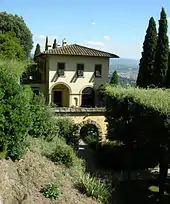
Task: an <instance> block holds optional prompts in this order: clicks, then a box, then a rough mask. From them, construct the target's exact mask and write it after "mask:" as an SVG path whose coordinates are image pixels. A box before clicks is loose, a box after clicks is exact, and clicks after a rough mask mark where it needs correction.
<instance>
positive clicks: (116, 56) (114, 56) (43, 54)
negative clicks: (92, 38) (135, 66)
mask: <svg viewBox="0 0 170 204" xmlns="http://www.w3.org/2000/svg"><path fill="white" fill-rule="evenodd" d="M45 55H58V56H77V57H80V56H82V57H101V58H120V57H119V56H118V55H114V54H110V56H93V55H67V54H53V53H48V54H47V53H40V54H39V55H37V56H36V58H37V57H41V56H45Z"/></svg>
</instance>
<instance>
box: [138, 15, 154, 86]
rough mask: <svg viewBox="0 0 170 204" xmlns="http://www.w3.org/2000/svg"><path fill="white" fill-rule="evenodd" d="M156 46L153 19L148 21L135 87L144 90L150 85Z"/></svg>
mask: <svg viewBox="0 0 170 204" xmlns="http://www.w3.org/2000/svg"><path fill="white" fill-rule="evenodd" d="M156 45H157V31H156V23H155V20H154V18H153V17H151V18H150V20H149V25H148V28H147V31H146V36H145V40H144V43H143V52H142V57H141V59H140V64H139V73H138V77H137V81H136V85H137V86H139V87H143V88H146V87H147V86H149V85H151V84H152V78H153V71H154V65H155V53H156Z"/></svg>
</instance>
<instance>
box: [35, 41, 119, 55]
mask: <svg viewBox="0 0 170 204" xmlns="http://www.w3.org/2000/svg"><path fill="white" fill-rule="evenodd" d="M40 55H70V56H89V57H108V58H119V56H117V55H115V54H112V53H108V52H104V51H101V50H96V49H93V48H89V47H84V46H81V45H77V44H72V45H66V46H63V47H58V48H55V49H50V50H47V51H44V52H43V53H41V54H40ZM40 55H39V56H40Z"/></svg>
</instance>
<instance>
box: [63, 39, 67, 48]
mask: <svg viewBox="0 0 170 204" xmlns="http://www.w3.org/2000/svg"><path fill="white" fill-rule="evenodd" d="M67 44H68V43H67V40H66V39H65V38H64V40H63V41H62V47H64V46H66V45H67Z"/></svg>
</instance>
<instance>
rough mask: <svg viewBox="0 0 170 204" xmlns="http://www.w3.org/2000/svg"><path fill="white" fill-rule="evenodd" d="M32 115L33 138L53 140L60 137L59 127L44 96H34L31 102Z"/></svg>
mask: <svg viewBox="0 0 170 204" xmlns="http://www.w3.org/2000/svg"><path fill="white" fill-rule="evenodd" d="M31 113H32V122H33V123H32V124H33V125H32V128H31V130H30V131H29V134H30V135H31V136H33V137H43V138H45V139H48V140H51V139H52V138H53V137H55V136H57V135H58V131H59V129H58V126H57V124H56V122H55V119H54V117H53V115H52V112H51V111H50V109H49V107H48V106H46V104H45V99H44V97H43V96H42V95H38V96H37V95H35V94H34V97H33V100H32V102H31Z"/></svg>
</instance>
